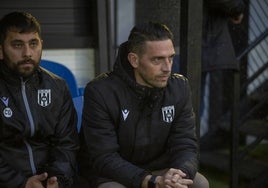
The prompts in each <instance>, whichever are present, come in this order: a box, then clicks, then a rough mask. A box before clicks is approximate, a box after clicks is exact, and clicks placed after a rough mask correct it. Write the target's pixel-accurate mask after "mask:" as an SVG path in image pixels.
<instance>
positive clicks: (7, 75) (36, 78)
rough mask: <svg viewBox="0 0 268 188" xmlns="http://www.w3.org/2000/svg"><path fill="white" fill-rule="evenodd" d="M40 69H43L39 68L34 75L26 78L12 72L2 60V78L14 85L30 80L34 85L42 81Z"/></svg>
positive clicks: (0, 65)
mask: <svg viewBox="0 0 268 188" xmlns="http://www.w3.org/2000/svg"><path fill="white" fill-rule="evenodd" d="M40 71H41V69H40V68H38V70H37V71H36V72H35V73H33V75H31V76H30V77H28V78H25V79H24V78H22V77H20V76H18V75H17V74H15V73H14V72H12V71H11V70H10V69H9V68H8V67H7V66H6V64H5V63H4V62H3V61H1V62H0V79H3V80H4V81H5V82H6V83H8V84H10V85H13V86H19V85H21V82H22V81H23V82H25V83H26V82H27V83H29V82H30V83H31V84H33V85H36V84H38V83H39V82H40V81H41V75H40Z"/></svg>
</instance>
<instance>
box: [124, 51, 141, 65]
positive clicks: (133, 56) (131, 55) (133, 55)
mask: <svg viewBox="0 0 268 188" xmlns="http://www.w3.org/2000/svg"><path fill="white" fill-rule="evenodd" d="M127 58H128V61H129V62H130V64H131V65H132V67H133V68H136V67H138V65H139V61H138V59H139V57H138V55H137V54H136V53H133V52H130V53H128V55H127Z"/></svg>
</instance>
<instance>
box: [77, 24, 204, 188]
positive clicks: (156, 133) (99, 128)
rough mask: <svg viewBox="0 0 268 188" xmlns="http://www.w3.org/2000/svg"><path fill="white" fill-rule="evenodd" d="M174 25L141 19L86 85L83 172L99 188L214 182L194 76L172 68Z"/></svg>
mask: <svg viewBox="0 0 268 188" xmlns="http://www.w3.org/2000/svg"><path fill="white" fill-rule="evenodd" d="M174 55H175V50H174V46H173V35H172V33H171V31H170V30H169V29H168V28H167V26H165V25H163V24H159V23H153V22H149V23H144V24H140V25H137V26H135V27H134V28H133V29H132V30H131V33H130V35H129V37H128V41H126V42H125V43H123V44H122V45H121V46H120V48H119V52H118V55H117V59H116V62H115V64H114V70H113V71H112V72H110V73H107V74H103V75H102V76H99V77H98V78H96V79H95V80H93V81H92V82H90V83H89V84H88V85H87V86H86V89H85V95H84V110H83V120H82V130H81V152H79V153H80V154H81V155H79V156H80V157H81V158H80V159H79V162H81V164H80V165H79V167H80V170H81V173H82V175H83V176H84V177H85V178H86V179H87V180H88V182H89V183H90V187H92V188H94V187H98V188H109V187H113V188H126V187H128V188H140V187H142V188H153V187H157V188H164V187H165V188H167V187H169V188H208V187H209V185H208V181H207V180H206V178H205V177H204V176H202V175H201V174H200V173H198V172H197V169H198V144H197V138H196V129H195V116H194V112H193V107H192V103H191V92H190V87H189V83H188V80H187V79H186V78H185V77H184V76H182V75H179V74H171V67H172V63H173V57H174Z"/></svg>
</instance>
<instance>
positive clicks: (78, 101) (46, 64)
mask: <svg viewBox="0 0 268 188" xmlns="http://www.w3.org/2000/svg"><path fill="white" fill-rule="evenodd" d="M40 66H41V67H43V68H45V69H47V70H49V71H50V72H53V73H54V74H56V75H58V76H60V77H62V78H63V79H65V80H66V82H67V84H68V86H69V89H70V92H71V95H72V98H73V103H74V107H75V109H76V112H77V116H78V122H77V129H78V131H80V128H81V118H82V109H83V96H82V93H81V91H83V90H82V89H81V88H78V86H77V83H76V79H75V77H74V75H73V73H72V72H71V71H70V70H69V69H68V68H67V67H66V66H64V65H62V64H60V63H57V62H54V61H49V60H44V59H42V60H41V62H40Z"/></svg>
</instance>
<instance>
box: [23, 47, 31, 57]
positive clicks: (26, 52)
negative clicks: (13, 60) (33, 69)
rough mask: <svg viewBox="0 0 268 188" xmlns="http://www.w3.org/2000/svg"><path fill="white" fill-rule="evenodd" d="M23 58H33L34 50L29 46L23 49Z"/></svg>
mask: <svg viewBox="0 0 268 188" xmlns="http://www.w3.org/2000/svg"><path fill="white" fill-rule="evenodd" d="M23 57H32V49H31V48H30V46H29V45H28V44H25V45H24V47H23Z"/></svg>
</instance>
